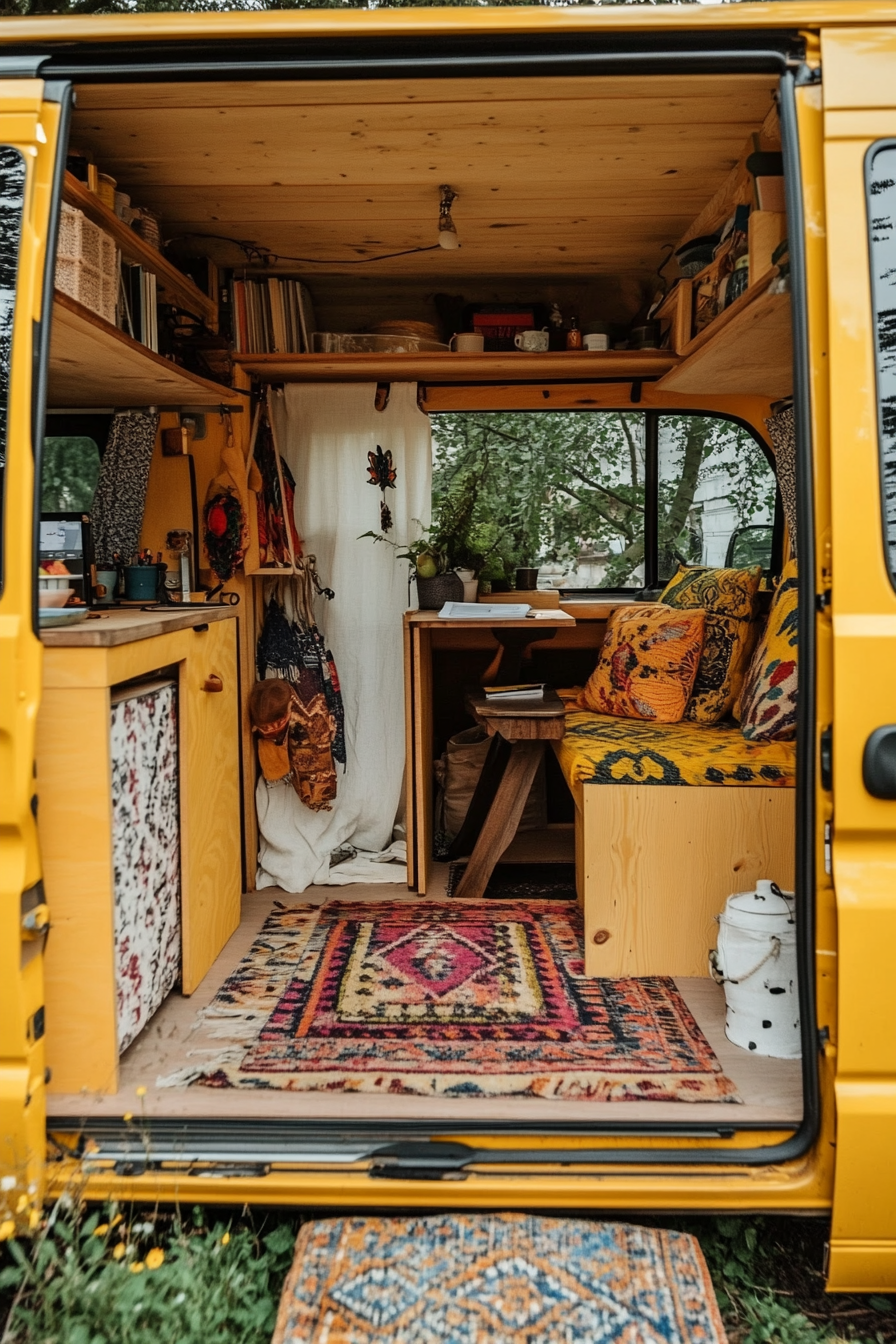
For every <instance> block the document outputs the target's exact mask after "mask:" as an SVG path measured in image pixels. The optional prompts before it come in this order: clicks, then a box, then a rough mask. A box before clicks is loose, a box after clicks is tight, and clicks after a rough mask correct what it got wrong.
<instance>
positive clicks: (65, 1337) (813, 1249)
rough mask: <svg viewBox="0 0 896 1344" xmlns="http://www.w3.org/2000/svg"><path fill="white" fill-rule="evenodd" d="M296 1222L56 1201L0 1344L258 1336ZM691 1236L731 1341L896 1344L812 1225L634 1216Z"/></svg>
mask: <svg viewBox="0 0 896 1344" xmlns="http://www.w3.org/2000/svg"><path fill="white" fill-rule="evenodd" d="M300 1221H301V1220H300V1219H299V1217H298V1216H297V1215H295V1214H292V1215H287V1214H282V1213H281V1214H275V1215H272V1216H269V1217H267V1218H266V1219H265V1220H264V1221H261V1222H260V1223H259V1224H257V1225H256V1223H255V1222H254V1221H253V1219H252V1217H251V1216H250V1214H249V1211H248V1210H243V1211H242V1213H241V1214H240V1215H238V1216H235V1217H233V1218H231V1219H226V1218H222V1216H221V1214H220V1212H214V1213H213V1212H211V1211H208V1212H207V1211H204V1210H203V1209H201V1208H196V1209H194V1210H193V1212H192V1215H191V1216H189V1217H185V1216H182V1215H181V1214H179V1213H175V1214H171V1213H159V1212H154V1213H152V1212H150V1213H147V1212H146V1210H145V1208H141V1209H134V1210H130V1211H128V1210H125V1209H123V1208H121V1209H120V1208H118V1207H117V1206H115V1205H111V1206H107V1207H106V1208H105V1209H103V1210H102V1211H99V1212H97V1211H95V1210H93V1211H91V1210H88V1209H85V1208H84V1207H83V1206H79V1205H78V1203H77V1202H76V1201H74V1200H65V1199H63V1200H60V1202H59V1203H58V1204H56V1205H55V1206H54V1207H53V1208H52V1209H51V1210H50V1211H49V1212H48V1213H47V1214H46V1216H45V1218H44V1219H43V1221H42V1223H41V1224H40V1226H39V1227H37V1228H36V1229H35V1230H34V1232H33V1233H31V1234H29V1235H27V1236H22V1237H12V1238H10V1239H8V1240H7V1241H6V1243H5V1245H4V1246H3V1248H2V1257H0V1303H2V1305H0V1320H4V1321H5V1324H4V1327H3V1330H2V1335H0V1344H268V1341H269V1340H270V1338H271V1333H272V1331H273V1328H274V1321H275V1318H276V1314H277V1304H278V1301H279V1297H280V1290H281V1287H282V1284H283V1280H284V1278H285V1276H286V1272H287V1270H288V1268H289V1265H290V1262H291V1259H292V1249H293V1243H294V1241H295V1236H296V1231H297V1229H298V1225H299V1222H300ZM645 1221H651V1222H662V1224H663V1225H665V1226H675V1227H679V1228H681V1229H682V1230H687V1231H691V1232H694V1233H695V1235H696V1236H697V1237H698V1238H699V1241H700V1244H701V1246H702V1247H703V1252H704V1254H705V1256H706V1259H707V1263H708V1265H709V1268H710V1272H711V1274H712V1277H713V1282H714V1284H715V1287H716V1292H717V1294H718V1298H719V1303H720V1306H721V1308H722V1314H723V1317H724V1319H725V1324H726V1328H727V1330H728V1333H729V1340H730V1344H765V1342H766V1341H771V1342H772V1344H833V1342H834V1341H844V1342H845V1341H851V1342H854V1344H896V1299H894V1298H893V1297H886V1296H878V1297H874V1296H872V1297H858V1296H855V1297H853V1296H850V1297H831V1296H828V1295H826V1294H825V1292H824V1279H823V1274H822V1269H821V1265H822V1253H823V1244H824V1239H825V1236H826V1233H827V1228H826V1225H825V1224H824V1223H822V1222H819V1221H818V1220H808V1219H795V1218H793V1219H785V1218H704V1219H700V1220H690V1221H683V1220H681V1219H674V1220H673V1219H661V1220H660V1219H657V1220H653V1219H651V1220H645Z"/></svg>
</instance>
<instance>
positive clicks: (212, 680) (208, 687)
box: [202, 672, 224, 694]
mask: <svg viewBox="0 0 896 1344" xmlns="http://www.w3.org/2000/svg"><path fill="white" fill-rule="evenodd" d="M202 689H203V690H204V691H209V692H211V693H212V694H214V693H215V692H217V691H223V689H224V682H223V681H222V680H221V678H220V677H219V676H218V674H217V673H216V672H212V674H211V676H209V677H206V679H205V681H204V682H203V683H202Z"/></svg>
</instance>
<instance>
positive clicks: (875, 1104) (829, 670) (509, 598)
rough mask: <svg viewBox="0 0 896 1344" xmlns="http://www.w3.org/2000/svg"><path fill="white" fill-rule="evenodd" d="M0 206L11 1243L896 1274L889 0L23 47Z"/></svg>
mask: <svg viewBox="0 0 896 1344" xmlns="http://www.w3.org/2000/svg"><path fill="white" fill-rule="evenodd" d="M0 173H2V191H0V209H2V218H0V267H2V269H0V323H2V325H0V437H2V441H3V442H2V447H3V453H4V466H3V475H2V478H0V480H2V574H0V582H2V592H0V656H2V677H0V743H2V781H3V785H2V802H0V806H2V828H0V836H2V853H0V884H2V903H0V919H2V938H0V947H2V953H0V955H2V974H0V996H2V997H0V1002H2V1012H0V1036H2V1049H0V1079H2V1089H0V1096H2V1144H3V1147H2V1158H0V1161H2V1166H3V1170H4V1177H3V1183H2V1193H0V1201H2V1202H3V1204H4V1207H8V1208H9V1210H10V1211H11V1212H12V1214H13V1216H25V1217H27V1205H28V1203H29V1201H30V1202H31V1203H32V1204H33V1203H35V1202H37V1201H40V1200H42V1199H43V1198H44V1197H45V1196H46V1195H47V1194H51V1195H52V1194H58V1193H59V1192H60V1191H61V1190H63V1189H65V1188H66V1187H70V1186H73V1185H76V1186H78V1188H82V1189H84V1190H85V1191H86V1194H87V1196H88V1197H89V1198H97V1199H99V1198H106V1197H115V1198H122V1199H136V1200H147V1201H150V1200H151V1201H156V1200H162V1201H166V1200H167V1201H174V1200H180V1201H185V1200H195V1201H207V1202H214V1201H219V1202H225V1203H227V1204H240V1203H243V1202H244V1201H245V1202H251V1203H255V1204H263V1203H267V1204H277V1205H287V1204H291V1205H295V1206H297V1207H308V1208H311V1207H314V1208H317V1209H320V1208H330V1209H338V1208H340V1207H348V1206H351V1207H352V1208H356V1209H357V1208H364V1207H368V1208H374V1207H375V1208H382V1207H394V1208H403V1209H406V1208H411V1207H413V1208H418V1209H426V1208H453V1209H463V1208H479V1209H481V1208H495V1209H499V1208H500V1209H507V1208H519V1209H531V1210H539V1209H542V1210H547V1209H555V1210H561V1209H562V1210H601V1211H612V1212H621V1211H624V1212H627V1213H633V1212H646V1211H672V1210H674V1211H701V1210H707V1211H723V1210H728V1211H734V1212H739V1211H743V1212H760V1211H769V1212H793V1213H800V1214H819V1215H822V1214H823V1215H829V1216H830V1217H831V1219H832V1229H831V1241H830V1256H829V1263H828V1268H827V1273H828V1284H829V1286H830V1287H831V1288H832V1289H836V1290H840V1291H843V1290H848V1291H871V1290H879V1289H890V1290H892V1289H894V1288H896V1160H894V1157H896V420H894V415H896V411H894V405H896V381H894V380H896V364H894V358H896V357H894V349H896V346H894V335H893V332H894V318H893V314H894V311H896V304H894V302H893V293H894V290H893V283H894V282H893V275H894V274H896V241H894V239H896V187H894V182H896V10H894V7H893V5H892V4H891V3H889V0H826V2H825V3H821V2H820V0H819V2H817V3H813V2H812V0H805V2H801V3H789V2H786V0H772V3H767V4H738V5H731V6H706V7H703V6H663V5H660V6H657V7H644V8H638V7H635V8H629V7H626V6H615V7H607V8H594V9H589V8H572V9H562V8H561V9H542V8H528V9H514V8H496V9H489V8H483V9H464V8H461V9H430V10H427V9H403V10H388V9H386V10H378V11H372V12H366V11H337V12H331V11H327V10H310V11H305V12H298V11H289V12H283V13H252V14H249V13H228V14H196V15H186V14H154V15H134V16H123V15H122V16H114V17H91V16H78V17H74V18H67V17H46V18H37V19H31V18H24V17H23V18H17V19H4V20H2V22H0ZM545 417H549V419H546V418H545ZM511 420H512V423H513V425H514V427H515V428H514V431H513V434H512V435H511V434H509V431H508V430H507V425H508V423H510V422H511ZM502 426H503V428H502ZM476 435H479V438H478V439H476ZM489 435H491V436H492V437H491V439H490V440H489V442H490V443H491V444H492V447H491V448H489V450H488V451H489V452H490V453H491V457H490V458H489V460H490V462H492V465H494V463H496V462H497V463H499V464H500V471H499V475H500V477H501V479H502V480H503V481H504V482H505V485H506V493H507V496H508V498H509V497H510V495H511V494H512V493H513V491H516V492H517V494H516V495H514V498H517V497H518V496H519V498H521V499H522V500H523V504H525V503H526V501H527V500H529V501H530V502H532V501H534V502H535V503H536V504H537V505H538V508H539V509H540V510H541V513H540V514H539V517H541V518H544V517H547V516H548V514H550V517H551V518H552V519H553V522H552V523H551V526H552V527H556V528H559V527H560V525H561V524H562V525H563V527H566V528H567V529H568V528H569V527H570V526H572V525H573V523H575V520H576V519H579V520H580V521H579V522H578V523H576V526H578V527H579V531H578V532H577V533H575V535H574V544H572V543H570V545H571V547H572V549H570V545H566V549H565V550H564V549H563V546H561V545H560V544H559V543H557V544H554V542H553V541H550V540H549V539H548V540H545V537H546V535H547V534H543V535H542V534H539V536H534V539H533V535H534V534H530V535H529V537H528V549H527V548H526V545H524V544H523V543H522V542H519V544H518V545H517V549H516V551H515V552H514V554H513V555H510V553H509V552H508V554H507V556H505V560H506V563H504V561H502V564H501V565H499V564H498V559H497V558H498V555H499V552H500V549H501V545H502V544H503V543H501V542H499V540H498V539H497V537H498V532H497V531H495V529H498V525H499V523H500V524H501V526H503V525H504V524H503V522H502V520H501V519H500V518H498V516H497V515H498V513H500V507H499V504H500V491H499V492H498V495H497V496H496V495H495V494H494V491H493V492H492V494H491V495H490V496H489V498H490V499H492V500H494V499H495V498H498V500H499V504H498V505H493V506H490V507H492V508H493V510H494V512H495V517H493V518H485V519H483V518H480V519H479V523H478V526H479V527H480V533H479V534H477V535H479V536H480V540H481V538H482V537H483V536H485V535H486V533H488V536H490V537H491V540H490V541H481V545H480V548H479V551H478V552H477V553H476V554H475V555H473V556H472V558H471V557H469V556H468V557H467V563H463V556H462V555H461V553H460V551H459V550H458V551H457V552H456V553H454V552H452V553H451V554H450V555H449V551H448V549H446V547H447V542H446V536H448V539H449V540H450V541H452V544H453V542H454V541H456V540H457V531H456V529H455V532H451V529H450V527H448V525H447V523H446V522H445V517H446V507H447V506H446V505H445V499H446V498H447V499H448V500H449V503H450V500H451V499H453V498H454V496H451V492H450V489H447V487H446V489H447V494H446V493H445V491H443V494H442V496H441V497H440V498H441V501H442V502H441V503H440V504H439V507H440V508H441V510H442V512H441V515H440V516H441V519H442V523H441V526H442V529H443V532H442V534H439V532H438V528H437V527H436V526H435V525H434V526H432V527H430V528H429V530H425V529H424V528H423V524H425V523H428V522H429V519H430V514H429V509H430V500H431V491H432V470H433V469H432V462H433V460H434V458H435V461H436V474H437V476H438V474H439V472H441V476H439V479H440V480H442V481H443V482H444V481H445V480H446V479H448V477H449V476H450V470H451V469H453V468H452V464H455V465H456V464H457V463H458V462H459V461H460V460H461V456H462V453H463V452H466V451H467V447H465V445H467V446H468V445H469V444H472V443H473V441H474V439H475V440H476V442H477V443H479V444H480V447H481V444H482V442H483V441H484V438H483V436H485V437H486V438H487V437H488V436H489ZM502 435H503V436H504V439H502ZM514 435H515V436H516V437H515V439H514ZM563 436H565V438H564V437H563ZM508 438H511V439H514V446H513V451H512V453H510V450H505V449H501V451H502V452H503V453H504V456H500V454H499V447H500V444H499V440H500V441H501V442H503V441H504V440H505V439H508ZM561 439H562V440H563V442H564V443H567V444H572V447H570V449H569V452H570V453H572V452H573V449H574V450H575V452H579V453H580V456H579V457H577V458H575V459H574V470H575V472H577V473H578V475H577V477H576V481H577V484H576V482H573V480H572V477H571V476H569V475H567V476H566V477H564V479H563V481H560V480H559V477H558V476H557V470H558V469H555V468H556V461H555V454H556V453H557V452H559V449H556V447H555V446H552V445H556V444H557V443H559V442H560V440H561ZM583 444H584V445H585V447H584V448H583V447H582V445H583ZM470 451H472V449H470ZM477 451H479V449H477ZM483 451H484V450H483ZM564 451H566V450H565V449H564ZM581 453H584V454H585V457H582V456H581ZM477 460H480V459H477ZM564 461H567V462H570V461H573V458H572V457H569V456H567V457H566V458H564ZM446 464H447V465H446ZM583 464H584V465H583ZM614 464H615V465H614ZM620 464H621V465H620ZM477 470H478V468H477ZM527 472H528V473H530V474H529V475H526V473H527ZM539 472H540V473H541V474H540V475H539V474H538V473H539ZM446 473H447V475H446ZM552 473H553V474H552ZM614 473H615V474H614ZM473 479H474V484H475V483H476V482H477V481H478V482H479V483H480V485H481V477H476V476H475V475H474V478H473ZM521 482H522V483H523V485H521V484H520V483H521ZM525 482H532V484H531V487H530V486H528V485H525ZM527 492H528V493H527ZM577 492H578V493H577ZM468 494H469V492H468ZM474 496H475V490H474V491H473V494H472V495H471V496H470V498H469V499H467V505H468V506H469V508H473V509H475V507H476V501H475V498H474ZM471 500H472V502H471ZM454 502H455V503H457V500H456V499H455V501H454ZM520 507H522V505H521V506H520ZM551 510H553V512H551ZM577 510H578V512H576V511H577ZM589 510H590V512H589ZM586 515H587V517H586ZM415 519H422V522H421V523H415V522H414V520H415ZM570 519H572V520H573V522H572V523H571V522H570ZM595 519H597V520H598V521H594V520H595ZM588 520H591V521H588ZM492 524H494V527H493V530H492V532H490V533H489V532H488V526H491V525H492ZM539 526H540V524H539ZM545 526H547V525H546V524H545ZM415 528H417V531H416V532H415V531H414V529H415ZM483 529H484V531H483ZM499 530H500V529H499ZM536 530H537V529H536ZM365 533H366V534H374V535H375V536H376V537H379V538H381V540H379V541H377V540H375V539H372V537H371V536H369V535H367V536H365V535H364V534H365ZM501 535H502V536H505V540H506V535H505V533H502V534H501ZM507 535H509V534H507ZM558 535H559V534H558ZM564 535H567V534H566V533H564ZM569 535H572V534H569ZM551 536H554V534H553V533H552V534H551ZM468 539H469V538H468ZM518 540H519V539H518ZM564 544H565V543H564ZM505 549H506V548H505ZM405 550H407V552H408V553H409V554H410V555H411V558H412V561H413V562H414V564H415V572H416V579H417V582H416V591H415V586H414V584H413V583H412V584H410V585H409V582H408V572H407V571H408V566H407V565H406V564H405V563H404V562H402V561H399V562H398V563H396V559H395V555H396V553H399V554H401V553H403V552H404V551H405ZM474 550H475V548H474ZM502 565H503V568H502ZM536 569H540V572H539V573H538V574H535V572H534V571H535V570H536ZM457 570H463V571H465V572H464V573H463V574H457V573H456V572H455V571H457ZM514 571H518V572H517V573H516V586H515V587H514ZM502 579H503V580H505V582H502ZM489 580H490V584H489ZM533 584H535V586H534V587H533ZM427 585H429V586H427ZM432 585H435V588H434V589H433V587H432ZM489 587H491V591H489ZM256 683H257V684H256ZM496 686H497V687H498V690H497V692H496V691H495V689H494V688H495V687H496ZM510 686H512V687H516V691H515V692H514V691H508V687H510ZM489 687H491V688H492V689H491V690H489V689H488V688H489ZM520 687H522V690H521V689H520ZM514 694H516V696H517V697H518V698H516V699H514ZM471 746H474V747H476V748H477V751H478V755H477V754H476V753H475V752H474V753H473V755H472V756H471V755H470V754H469V753H468V754H467V755H463V754H461V755H460V756H456V755H455V754H454V753H455V750H456V749H457V750H458V751H461V753H463V752H464V751H467V748H468V747H471ZM458 761H460V762H461V764H462V767H463V768H462V769H461V774H463V772H464V771H466V772H467V776H468V777H469V773H470V771H471V770H472V772H473V783H472V784H469V786H468V787H467V791H466V793H464V789H463V787H462V786H458V788H459V792H458V788H455V785H456V784H457V780H458V768H459V767H458ZM483 762H484V763H483ZM452 780H454V784H452ZM452 809H453V810H452ZM371 818H372V820H371ZM331 887H338V891H333V890H331ZM732 898H733V900H732ZM763 921H765V923H763ZM757 928H758V929H759V932H758V933H757V932H756V930H757ZM768 930H772V932H771V933H768V932H767V931H768ZM751 939H752V941H751ZM738 940H740V942H738ZM736 945H737V946H736ZM745 947H746V949H747V951H746V952H745V951H744V948H745ZM710 954H712V956H711V958H710ZM738 956H739V957H740V960H739V961H738V960H737V957H738ZM23 1195H24V1196H25V1200H24V1201H23V1200H22V1196H23ZM22 1209H25V1210H26V1212H25V1213H24V1214H23V1213H22ZM17 1211H18V1212H17Z"/></svg>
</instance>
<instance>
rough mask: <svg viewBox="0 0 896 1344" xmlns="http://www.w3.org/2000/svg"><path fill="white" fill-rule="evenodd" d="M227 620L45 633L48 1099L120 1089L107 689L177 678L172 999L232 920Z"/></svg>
mask: <svg viewBox="0 0 896 1344" xmlns="http://www.w3.org/2000/svg"><path fill="white" fill-rule="evenodd" d="M236 635H237V622H236V619H235V618H234V616H233V615H232V612H231V609H229V608H228V609H221V608H219V609H218V610H217V611H210V612H209V613H207V614H206V613H205V612H203V611H193V612H182V613H174V614H172V615H170V616H165V615H159V614H156V613H144V612H134V613H131V612H128V613H115V614H112V615H109V616H107V617H105V618H104V621H103V622H102V623H101V622H95V623H94V622H87V623H85V624H84V625H81V626H78V627H73V628H72V629H71V630H70V631H64V630H60V631H54V632H52V634H49V635H47V636H46V637H45V645H46V647H45V650H44V691H43V699H42V703H41V709H40V713H39V716H38V726H37V792H38V804H39V805H38V827H39V834H40V841H41V849H42V860H43V870H44V880H45V886H46V896H47V902H48V904H49V907H50V920H51V930H50V934H49V937H48V939H47V949H46V961H45V971H46V1021H47V1058H48V1062H49V1064H50V1068H51V1070H52V1078H51V1082H50V1085H49V1087H50V1091H56V1092H79V1091H81V1090H82V1089H87V1090H89V1091H95V1092H114V1091H115V1090H116V1089H117V1086H118V1031H117V1002H116V1001H117V993H116V957H115V920H114V912H115V879H114V863H113V834H112V748H111V737H110V734H111V701H112V694H113V692H112V688H113V687H120V686H122V685H123V684H124V683H127V682H132V681H135V680H136V679H145V678H148V677H149V676H151V675H154V674H157V673H159V672H162V671H164V672H165V673H166V674H169V675H171V674H173V677H174V679H175V680H176V682H177V700H178V710H177V717H178V735H179V741H178V756H179V776H180V778H179V798H180V805H179V813H180V815H179V821H180V836H181V843H180V870H181V902H182V906H181V920H182V928H183V942H182V953H181V982H182V989H183V992H184V993H186V994H190V993H192V992H193V990H195V989H196V988H197V986H198V985H199V983H200V981H201V980H202V977H203V976H204V975H205V973H206V972H207V970H208V968H209V967H210V966H211V963H212V962H213V961H214V959H215V957H216V956H217V954H218V952H220V950H221V948H222V947H223V946H224V944H225V943H226V942H227V939H228V938H229V937H230V935H231V934H232V933H233V931H234V930H235V929H236V927H237V925H238V924H239V917H240V892H241V881H240V850H241V837H240V784H239V778H240V777H239V711H238V695H237V640H236Z"/></svg>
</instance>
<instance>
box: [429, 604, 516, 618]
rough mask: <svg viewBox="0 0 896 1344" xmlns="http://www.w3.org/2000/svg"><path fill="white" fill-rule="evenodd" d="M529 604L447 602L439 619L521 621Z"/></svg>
mask: <svg viewBox="0 0 896 1344" xmlns="http://www.w3.org/2000/svg"><path fill="white" fill-rule="evenodd" d="M528 614H529V604H528V602H446V603H445V605H444V607H443V608H442V610H441V611H440V612H439V617H440V619H442V620H445V621H471V620H472V621H521V620H522V619H523V617H524V616H527V615H528Z"/></svg>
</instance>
